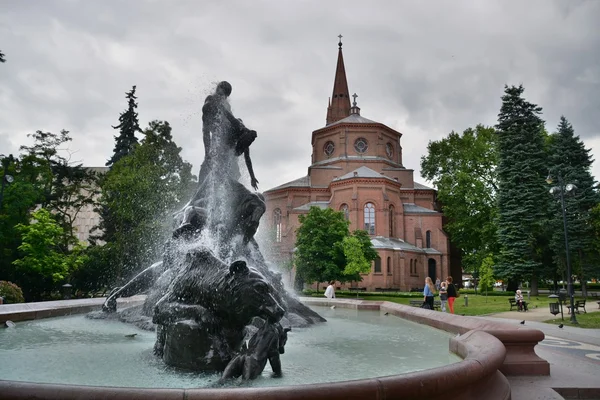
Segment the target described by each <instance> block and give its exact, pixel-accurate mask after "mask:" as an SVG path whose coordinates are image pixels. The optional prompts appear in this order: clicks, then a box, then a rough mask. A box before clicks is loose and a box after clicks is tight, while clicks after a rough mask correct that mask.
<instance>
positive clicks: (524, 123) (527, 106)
mask: <svg viewBox="0 0 600 400" xmlns="http://www.w3.org/2000/svg"><path fill="white" fill-rule="evenodd" d="M523 90H524V89H523V86H522V85H521V86H518V87H516V86H511V87H508V86H505V90H504V96H502V107H501V109H500V114H498V125H496V130H497V132H498V158H499V162H498V168H497V173H498V183H499V185H498V186H499V190H498V242H499V245H500V249H501V250H500V257H499V260H498V261H499V262H498V263H497V264H496V274H497V276H498V277H500V278H503V279H505V280H508V290H515V289H516V288H517V285H518V283H519V282H520V281H522V280H528V279H531V282H532V291H533V292H534V293H535V292H536V291H537V276H538V274H539V272H540V269H541V266H542V263H541V262H540V259H541V257H540V255H539V248H540V240H541V239H542V238H543V227H544V224H545V221H546V220H547V210H548V208H549V201H550V199H549V196H548V190H547V187H546V183H545V178H546V176H547V174H548V169H547V167H546V166H547V162H546V154H545V146H544V144H545V131H544V121H543V120H542V119H541V118H540V117H539V115H540V114H541V112H542V108H541V107H538V106H537V105H535V104H532V103H529V102H528V101H526V100H525V99H524V98H523V97H522V94H523Z"/></svg>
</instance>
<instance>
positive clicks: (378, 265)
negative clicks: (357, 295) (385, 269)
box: [375, 257, 381, 274]
mask: <svg viewBox="0 0 600 400" xmlns="http://www.w3.org/2000/svg"><path fill="white" fill-rule="evenodd" d="M375 273H376V274H380V273H381V258H379V257H377V258H376V259H375Z"/></svg>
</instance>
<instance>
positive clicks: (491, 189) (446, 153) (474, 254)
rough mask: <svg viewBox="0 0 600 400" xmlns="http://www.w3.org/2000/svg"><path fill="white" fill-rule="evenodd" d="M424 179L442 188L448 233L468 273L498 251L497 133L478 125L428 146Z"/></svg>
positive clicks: (441, 200)
mask: <svg viewBox="0 0 600 400" xmlns="http://www.w3.org/2000/svg"><path fill="white" fill-rule="evenodd" d="M427 151H428V153H427V155H426V156H423V157H422V158H421V174H422V175H423V177H425V178H426V179H428V180H430V181H432V182H433V183H434V184H435V186H436V187H437V189H438V200H439V201H440V203H441V204H442V210H443V212H444V215H445V216H446V217H447V221H448V222H447V223H446V225H445V226H444V230H445V231H447V232H448V234H449V236H450V239H451V240H452V242H453V243H454V245H455V246H457V247H458V248H459V249H460V251H461V253H462V254H463V263H464V265H465V267H466V268H465V269H466V270H468V271H475V272H476V271H477V268H478V266H479V265H481V263H482V261H483V258H484V257H486V255H487V254H489V253H490V252H494V251H496V250H497V247H498V242H497V236H496V230H497V225H496V215H497V211H498V206H497V203H496V196H497V193H498V177H497V174H496V167H497V163H498V152H497V145H496V133H495V130H494V128H491V127H485V126H483V125H477V126H476V127H475V129H472V128H469V129H466V130H465V131H464V132H463V133H462V134H459V133H456V132H451V133H450V134H449V135H448V137H446V138H444V139H442V140H439V141H434V142H429V144H428V146H427Z"/></svg>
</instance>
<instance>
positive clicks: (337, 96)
mask: <svg viewBox="0 0 600 400" xmlns="http://www.w3.org/2000/svg"><path fill="white" fill-rule="evenodd" d="M339 38H340V42H339V43H338V47H339V49H338V59H337V65H336V67H335V79H334V81H333V93H332V94H331V98H330V99H329V102H328V107H327V118H326V123H327V124H331V123H332V122H335V121H337V120H340V119H342V118H344V117H347V116H348V115H350V92H349V91H348V81H347V80H346V68H345V67H344V55H343V54H342V35H340V36H339Z"/></svg>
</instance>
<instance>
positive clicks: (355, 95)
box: [352, 93, 358, 107]
mask: <svg viewBox="0 0 600 400" xmlns="http://www.w3.org/2000/svg"><path fill="white" fill-rule="evenodd" d="M352 97H353V98H354V103H352V105H353V106H354V107H356V98H357V97H358V95H357V94H356V93H354V94H353V95H352Z"/></svg>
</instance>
